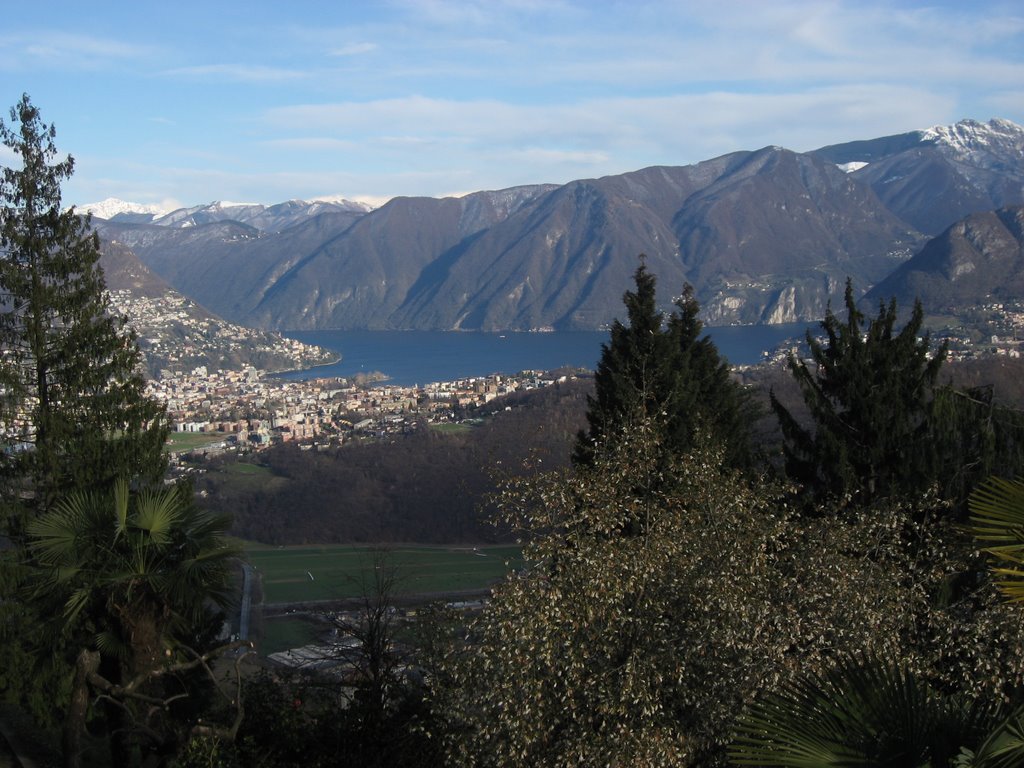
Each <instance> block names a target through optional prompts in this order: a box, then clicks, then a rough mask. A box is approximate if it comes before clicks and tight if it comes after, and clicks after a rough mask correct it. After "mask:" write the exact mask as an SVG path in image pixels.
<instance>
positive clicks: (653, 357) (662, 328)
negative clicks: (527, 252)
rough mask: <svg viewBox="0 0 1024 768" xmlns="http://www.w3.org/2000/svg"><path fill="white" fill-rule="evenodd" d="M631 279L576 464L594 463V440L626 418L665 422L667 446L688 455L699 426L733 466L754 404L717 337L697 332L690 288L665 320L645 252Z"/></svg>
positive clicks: (740, 457) (747, 445) (745, 448)
mask: <svg viewBox="0 0 1024 768" xmlns="http://www.w3.org/2000/svg"><path fill="white" fill-rule="evenodd" d="M633 279H634V281H635V283H636V289H635V290H634V291H626V293H625V295H624V296H623V302H624V303H625V305H626V315H627V323H625V324H624V323H622V322H620V321H619V320H616V321H615V322H614V323H613V324H612V328H611V334H610V338H609V340H608V342H607V343H606V344H604V345H602V348H601V359H600V360H599V361H598V364H597V368H596V370H595V372H594V394H593V395H592V396H591V397H589V398H588V411H587V422H588V429H587V430H586V431H584V432H580V434H579V436H578V438H577V441H576V450H575V454H574V457H575V460H576V462H577V463H593V460H594V451H595V449H596V447H597V446H599V445H602V444H604V443H605V441H606V440H607V439H608V438H610V437H612V436H614V435H615V434H616V433H619V432H621V431H622V430H623V429H625V428H627V427H628V425H629V424H631V423H636V422H637V421H639V420H643V419H653V420H654V421H655V422H660V423H662V424H663V425H664V427H663V428H664V433H665V441H664V446H665V450H666V451H669V452H672V453H676V454H682V453H685V452H686V451H687V450H689V449H690V448H691V447H692V446H693V445H694V439H695V438H694V436H695V434H696V432H697V430H698V428H699V429H703V430H704V431H705V432H706V433H708V434H709V435H710V436H711V437H712V438H713V439H717V440H720V441H721V442H722V443H723V445H724V446H725V448H726V451H725V457H724V458H725V461H726V462H727V463H728V464H729V465H730V466H744V465H746V464H748V463H749V461H750V455H751V442H750V416H751V415H752V413H753V410H752V404H751V402H750V400H749V399H748V398H747V396H746V393H745V392H744V390H743V389H742V387H741V386H740V384H739V383H738V382H736V381H734V380H732V379H731V378H730V375H729V366H728V363H727V362H726V361H725V360H724V359H723V358H722V357H721V356H720V355H719V354H718V349H717V347H715V344H714V342H713V341H711V339H710V338H708V337H707V336H704V337H701V331H702V329H703V324H702V323H701V321H700V319H699V318H698V312H699V310H700V305H699V303H698V302H697V300H696V299H695V298H694V296H693V289H692V287H691V286H689V285H687V286H685V287H684V289H683V295H682V296H681V297H680V298H678V299H677V300H676V302H675V306H676V310H675V311H673V312H672V313H671V314H670V315H669V316H668V317H667V318H666V317H665V315H664V314H663V313H662V312H661V311H659V310H658V307H657V301H656V295H655V294H656V291H655V288H656V282H657V281H656V278H655V276H654V275H652V274H651V273H650V272H648V271H647V267H646V266H645V265H644V263H643V260H642V257H641V263H640V266H639V267H637V269H636V272H635V273H634V276H633Z"/></svg>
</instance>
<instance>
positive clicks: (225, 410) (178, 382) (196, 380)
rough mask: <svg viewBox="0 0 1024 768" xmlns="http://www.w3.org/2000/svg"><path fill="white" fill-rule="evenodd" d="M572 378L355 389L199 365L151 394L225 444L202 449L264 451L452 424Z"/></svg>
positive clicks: (174, 417)
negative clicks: (473, 411) (478, 409)
mask: <svg viewBox="0 0 1024 768" xmlns="http://www.w3.org/2000/svg"><path fill="white" fill-rule="evenodd" d="M565 378H566V377H565V376H564V375H557V376H556V375H554V374H546V373H543V372H540V371H524V372H522V373H520V374H517V375H515V376H501V375H492V376H486V377H474V378H466V379H461V380H459V381H454V382H438V383H434V384H428V385H425V386H416V387H400V386H394V385H389V384H387V383H386V382H384V383H382V382H378V383H376V384H371V385H356V384H355V383H353V382H351V381H348V380H346V379H337V378H332V379H314V380H309V381H294V380H288V379H282V378H275V377H273V376H270V375H265V374H263V373H262V372H260V371H257V370H256V369H255V368H251V367H246V368H244V369H242V370H240V371H232V370H217V371H208V370H207V369H206V368H205V367H199V368H196V369H194V370H193V371H191V372H190V373H188V374H186V375H177V376H169V377H161V378H159V379H156V380H153V381H151V382H150V384H149V393H150V394H151V395H152V396H153V397H155V398H156V399H158V400H160V401H161V402H163V403H164V404H165V405H166V406H167V412H168V415H169V416H170V418H171V421H172V423H173V424H174V429H175V431H177V432H198V433H205V434H208V435H211V436H216V437H218V438H222V439H221V440H219V441H217V442H214V443H211V444H209V445H206V446H204V447H203V450H204V451H207V452H209V451H217V450H224V449H229V448H235V449H241V450H259V449H261V448H265V447H267V446H269V445H272V444H275V443H280V442H289V441H293V440H301V441H316V442H317V443H318V444H320V445H330V444H332V443H333V444H337V443H339V442H341V441H342V440H344V439H346V438H347V437H351V436H353V435H359V434H363V435H378V436H379V435H381V434H386V433H388V432H401V431H405V430H407V429H410V428H413V427H414V425H415V424H416V423H417V422H419V421H420V420H425V421H427V422H433V421H450V420H452V419H453V418H456V416H457V415H459V414H462V413H464V412H465V409H467V408H473V407H475V406H479V405H483V404H486V403H488V402H490V401H491V400H493V399H495V398H497V397H500V396H502V395H505V394H509V393H511V392H515V391H517V390H521V389H536V388H539V387H544V386H547V385H549V384H551V383H553V382H554V381H557V380H564V379H565ZM187 450H191V448H189V449H187Z"/></svg>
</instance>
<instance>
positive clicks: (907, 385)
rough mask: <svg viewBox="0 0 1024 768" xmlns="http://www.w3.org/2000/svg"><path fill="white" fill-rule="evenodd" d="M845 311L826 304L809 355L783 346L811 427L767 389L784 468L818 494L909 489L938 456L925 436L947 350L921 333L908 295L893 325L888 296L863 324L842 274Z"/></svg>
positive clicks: (932, 470)
mask: <svg viewBox="0 0 1024 768" xmlns="http://www.w3.org/2000/svg"><path fill="white" fill-rule="evenodd" d="M845 299H846V312H847V316H846V320H845V322H844V321H841V320H840V319H839V318H837V317H836V316H835V315H834V314H833V313H832V310H831V308H829V310H828V311H827V312H826V313H825V319H824V320H822V322H821V327H822V329H823V330H824V331H825V334H826V336H827V338H826V340H825V341H824V342H821V341H819V340H818V339H815V338H814V337H813V336H812V335H811V333H810V331H808V333H807V345H808V348H809V350H810V363H811V364H810V365H809V364H808V362H807V361H805V360H801V359H798V358H797V357H796V356H795V355H790V358H789V368H790V371H791V372H792V374H793V376H794V378H795V379H796V381H797V383H798V384H799V386H800V390H801V392H802V394H803V398H804V402H805V403H806V405H807V408H808V409H809V411H810V415H811V419H812V421H813V427H812V428H809V427H805V426H803V425H802V424H800V423H799V422H798V421H797V420H796V419H795V418H794V417H793V415H792V414H791V413H790V412H789V411H788V410H787V409H786V408H785V406H783V405H782V404H781V403H780V402H779V401H778V400H777V399H776V398H775V396H774V394H773V395H772V397H771V403H772V408H773V409H774V411H775V413H776V415H777V416H778V418H779V423H780V426H781V427H782V433H783V437H784V439H785V444H784V446H783V450H784V454H785V459H786V471H787V474H788V475H789V476H790V477H791V478H792V479H794V480H796V481H798V482H800V483H802V484H803V486H804V488H805V489H806V490H807V491H808V492H809V493H811V494H812V495H813V496H815V497H818V498H833V499H842V498H844V497H850V498H854V497H855V498H856V500H857V501H859V502H870V501H871V500H873V499H876V498H880V497H884V496H893V495H906V494H913V493H916V492H919V491H922V490H924V489H926V488H927V487H928V486H929V485H931V484H932V483H933V482H934V481H935V479H936V474H937V468H938V467H939V466H940V463H941V461H942V458H943V457H941V456H940V455H939V451H938V447H937V445H936V443H935V441H934V440H933V439H932V427H933V425H932V420H931V413H932V404H933V390H934V387H935V383H936V379H937V377H938V374H939V369H940V367H941V366H942V362H943V360H945V357H946V347H945V345H942V346H941V347H939V348H938V350H936V351H935V352H934V353H932V352H931V350H930V342H929V337H928V335H927V334H925V335H924V336H923V337H920V336H919V333H920V331H921V324H922V320H923V317H924V313H923V310H922V308H921V304H920V302H915V304H914V309H913V311H912V313H911V316H910V319H909V320H908V322H907V323H906V325H904V326H903V329H902V330H900V331H899V332H897V331H895V330H894V326H895V324H896V319H897V313H896V302H895V300H893V301H891V302H890V303H889V305H888V306H886V305H885V304H880V305H879V309H878V316H877V317H875V318H873V319H871V320H870V321H869V322H868V325H867V328H866V329H865V328H864V327H863V324H864V320H865V317H864V315H863V314H862V313H861V312H860V311H859V310H858V309H857V306H856V303H855V302H854V298H853V286H852V284H851V283H850V281H847V283H846V297H845Z"/></svg>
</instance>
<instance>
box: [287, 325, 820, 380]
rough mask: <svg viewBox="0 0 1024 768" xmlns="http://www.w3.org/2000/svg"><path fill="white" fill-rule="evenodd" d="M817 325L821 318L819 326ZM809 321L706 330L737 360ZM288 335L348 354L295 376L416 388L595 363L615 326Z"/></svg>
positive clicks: (757, 357)
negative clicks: (380, 377) (366, 378)
mask: <svg viewBox="0 0 1024 768" xmlns="http://www.w3.org/2000/svg"><path fill="white" fill-rule="evenodd" d="M813 325H814V326H815V327H816V324H813ZM808 327H810V326H809V324H807V323H791V324H787V325H751V326H728V327H721V328H705V332H706V333H708V335H710V336H711V338H712V340H713V341H714V342H715V344H716V345H717V346H718V350H719V351H720V352H721V353H722V354H723V355H725V357H726V358H728V360H729V362H731V363H733V364H734V365H749V364H753V363H758V362H760V361H761V360H762V359H763V355H764V353H765V352H769V351H771V350H774V349H775V348H777V347H778V345H779V344H781V343H782V342H783V341H785V340H787V339H790V338H800V339H802V338H803V336H804V331H805V330H806V329H807V328H808ZM286 335H287V336H288V337H290V338H293V339H298V340H299V341H302V342H305V343H307V344H316V345H318V346H321V347H326V348H327V349H330V350H333V351H335V352H337V353H338V354H339V355H341V356H342V359H341V360H340V361H339V362H338V363H334V364H332V365H322V366H318V367H316V368H311V369H309V370H305V371H289V372H288V373H283V374H280V375H281V376H283V377H285V378H290V379H309V378H316V377H331V376H344V377H351V376H355V375H356V374H357V373H372V372H375V371H379V372H380V373H383V374H385V375H386V376H387V377H388V380H389V381H390V382H392V383H394V384H398V385H402V386H409V385H413V384H428V383H430V382H435V381H454V380H456V379H461V378H466V377H469V376H486V375H489V374H492V373H507V374H508V373H518V372H519V371H524V370H551V369H553V368H560V367H562V366H566V365H568V366H577V367H583V368H593V367H594V366H595V365H596V364H597V361H598V359H599V358H600V356H601V345H602V344H603V343H604V342H606V341H608V332H607V331H575V332H568V331H566V332H554V333H514V332H507V331H506V332H504V333H483V332H466V331H290V332H288V333H287V334H286Z"/></svg>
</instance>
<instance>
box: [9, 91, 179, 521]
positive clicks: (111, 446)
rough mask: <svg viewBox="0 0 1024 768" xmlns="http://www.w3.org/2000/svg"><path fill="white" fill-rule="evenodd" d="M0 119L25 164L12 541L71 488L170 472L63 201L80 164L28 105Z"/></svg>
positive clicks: (127, 341) (13, 375)
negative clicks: (61, 153)
mask: <svg viewBox="0 0 1024 768" xmlns="http://www.w3.org/2000/svg"><path fill="white" fill-rule="evenodd" d="M10 121H11V122H10V124H7V123H4V122H3V121H2V120H0V141H2V142H3V144H4V145H5V146H6V147H7V148H8V149H10V150H11V151H12V152H13V153H14V155H15V156H17V157H19V158H20V159H21V167H9V168H8V167H4V168H3V169H2V170H3V172H2V176H0V303H2V311H0V350H2V352H3V354H2V356H0V391H2V398H0V447H2V450H0V480H2V481H3V483H4V488H3V497H4V500H5V501H6V502H7V504H8V510H7V517H8V527H9V530H10V532H11V533H12V534H13V535H14V536H15V537H18V536H20V535H21V532H22V531H23V528H24V524H25V521H26V519H27V518H28V517H30V516H31V515H32V514H34V512H33V510H34V511H35V512H38V511H42V510H45V509H47V508H49V507H50V506H51V505H52V503H53V502H54V501H55V500H56V499H57V498H59V497H60V496H61V495H63V494H64V493H66V492H68V491H69V490H70V489H71V488H89V487H103V486H109V485H110V483H111V482H113V480H114V478H116V477H139V478H144V479H149V480H155V479H157V478H158V477H160V476H161V475H162V473H163V469H164V460H163V456H162V450H163V444H164V440H165V438H166V423H165V418H164V415H163V409H162V408H161V407H160V406H159V405H158V404H157V403H156V402H155V401H154V400H152V399H150V398H147V397H146V396H145V394H144V383H143V380H142V377H141V375H140V373H139V370H140V355H139V351H138V347H137V345H136V344H135V341H134V339H133V338H132V336H131V334H130V333H129V332H128V331H126V329H125V327H124V320H123V318H120V317H117V316H115V315H114V314H113V312H112V311H111V307H110V304H109V298H108V296H107V294H106V291H105V285H104V280H103V274H102V271H101V269H100V266H99V264H98V260H99V256H100V252H99V240H98V238H97V237H96V235H95V234H93V233H90V228H89V222H88V219H87V218H81V217H79V216H78V215H77V214H76V213H75V211H74V209H64V208H63V206H62V203H61V183H62V182H63V181H64V180H65V179H67V178H68V177H70V176H71V174H72V172H73V170H74V161H73V160H72V158H71V157H70V156H69V157H67V158H65V159H63V160H59V159H58V158H57V149H56V146H55V144H54V138H55V135H56V132H55V130H54V128H53V126H52V125H46V124H45V123H43V121H42V118H41V117H40V114H39V110H38V109H37V108H36V107H35V106H34V105H33V104H32V102H31V101H30V99H29V97H28V96H27V95H26V96H23V97H22V98H21V100H20V101H19V102H18V103H17V104H16V105H15V106H14V107H13V108H12V109H11V113H10Z"/></svg>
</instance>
